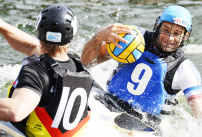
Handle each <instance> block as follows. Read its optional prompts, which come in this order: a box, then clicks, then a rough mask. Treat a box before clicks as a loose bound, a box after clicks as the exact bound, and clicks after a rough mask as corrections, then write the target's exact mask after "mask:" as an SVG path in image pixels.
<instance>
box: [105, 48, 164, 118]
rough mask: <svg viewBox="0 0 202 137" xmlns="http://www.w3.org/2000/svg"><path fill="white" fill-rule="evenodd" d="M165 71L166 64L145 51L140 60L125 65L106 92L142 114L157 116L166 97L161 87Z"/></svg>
mask: <svg viewBox="0 0 202 137" xmlns="http://www.w3.org/2000/svg"><path fill="white" fill-rule="evenodd" d="M166 71H167V64H166V62H164V61H162V59H160V58H159V57H157V56H156V55H155V54H153V53H151V52H149V51H145V52H144V53H143V54H142V56H141V58H140V59H138V60H137V61H136V62H134V63H132V64H128V65H125V66H124V67H122V68H121V69H120V70H119V71H118V72H117V73H116V74H115V75H114V77H113V78H112V79H111V82H110V83H109V86H108V90H109V92H110V93H112V94H113V95H115V96H116V97H118V98H119V99H121V100H124V101H126V102H128V103H129V104H130V105H131V106H133V107H135V108H137V109H140V110H142V111H143V112H148V113H150V114H159V113H160V112H161V110H162V108H163V106H164V103H165V100H166V97H167V93H166V91H165V88H164V86H163V85H164V78H165V74H166Z"/></svg>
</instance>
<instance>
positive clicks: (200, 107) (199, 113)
mask: <svg viewBox="0 0 202 137" xmlns="http://www.w3.org/2000/svg"><path fill="white" fill-rule="evenodd" d="M198 96H200V98H197V97H196V99H192V100H189V101H188V102H189V105H190V106H191V109H192V112H193V115H194V117H195V118H202V94H200V95H198Z"/></svg>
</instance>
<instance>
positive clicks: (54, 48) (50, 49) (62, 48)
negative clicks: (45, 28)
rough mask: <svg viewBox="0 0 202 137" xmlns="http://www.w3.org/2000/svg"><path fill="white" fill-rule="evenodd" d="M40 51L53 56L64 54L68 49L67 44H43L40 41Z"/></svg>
mask: <svg viewBox="0 0 202 137" xmlns="http://www.w3.org/2000/svg"><path fill="white" fill-rule="evenodd" d="M40 45H41V49H42V50H43V51H44V52H45V53H48V55H50V56H51V55H54V54H55V53H56V52H58V51H59V52H60V53H62V52H66V51H67V49H68V48H69V45H68V44H63V45H61V44H55V43H49V42H43V41H40Z"/></svg>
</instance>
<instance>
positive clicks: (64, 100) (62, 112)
mask: <svg viewBox="0 0 202 137" xmlns="http://www.w3.org/2000/svg"><path fill="white" fill-rule="evenodd" d="M69 92H70V88H69V87H63V92H62V97H61V100H60V104H59V107H58V110H57V113H56V115H55V117H54V119H53V123H52V125H51V127H53V128H58V126H59V124H60V122H61V119H62V117H63V122H62V123H63V127H64V129H66V130H72V129H74V128H75V127H76V126H77V124H78V123H79V121H80V120H81V117H82V115H83V112H84V110H85V107H86V103H87V93H86V90H85V89H83V88H77V89H75V90H74V91H73V92H72V94H71V95H70V97H69V100H68V96H69ZM77 96H80V97H81V104H80V107H79V110H78V113H77V116H76V118H75V120H74V122H72V123H70V122H69V119H70V115H71V112H72V108H73V106H74V102H75V100H76V98H77ZM65 108H66V109H65Z"/></svg>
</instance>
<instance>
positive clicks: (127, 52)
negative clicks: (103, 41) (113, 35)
mask: <svg viewBox="0 0 202 137" xmlns="http://www.w3.org/2000/svg"><path fill="white" fill-rule="evenodd" d="M131 27H132V34H128V33H120V34H118V35H119V36H120V37H122V38H124V39H126V40H128V41H129V43H128V44H126V43H124V42H122V41H119V40H116V41H117V43H118V44H119V45H121V46H122V48H121V49H120V48H118V47H116V45H115V44H114V43H112V42H110V43H107V51H108V53H109V55H110V56H111V57H112V58H113V59H114V60H116V61H118V62H121V63H133V62H135V61H136V60H138V59H139V58H140V57H141V55H142V53H143V52H144V49H145V41H144V38H143V35H142V34H141V32H140V31H139V30H138V29H137V28H135V27H133V26H131Z"/></svg>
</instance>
